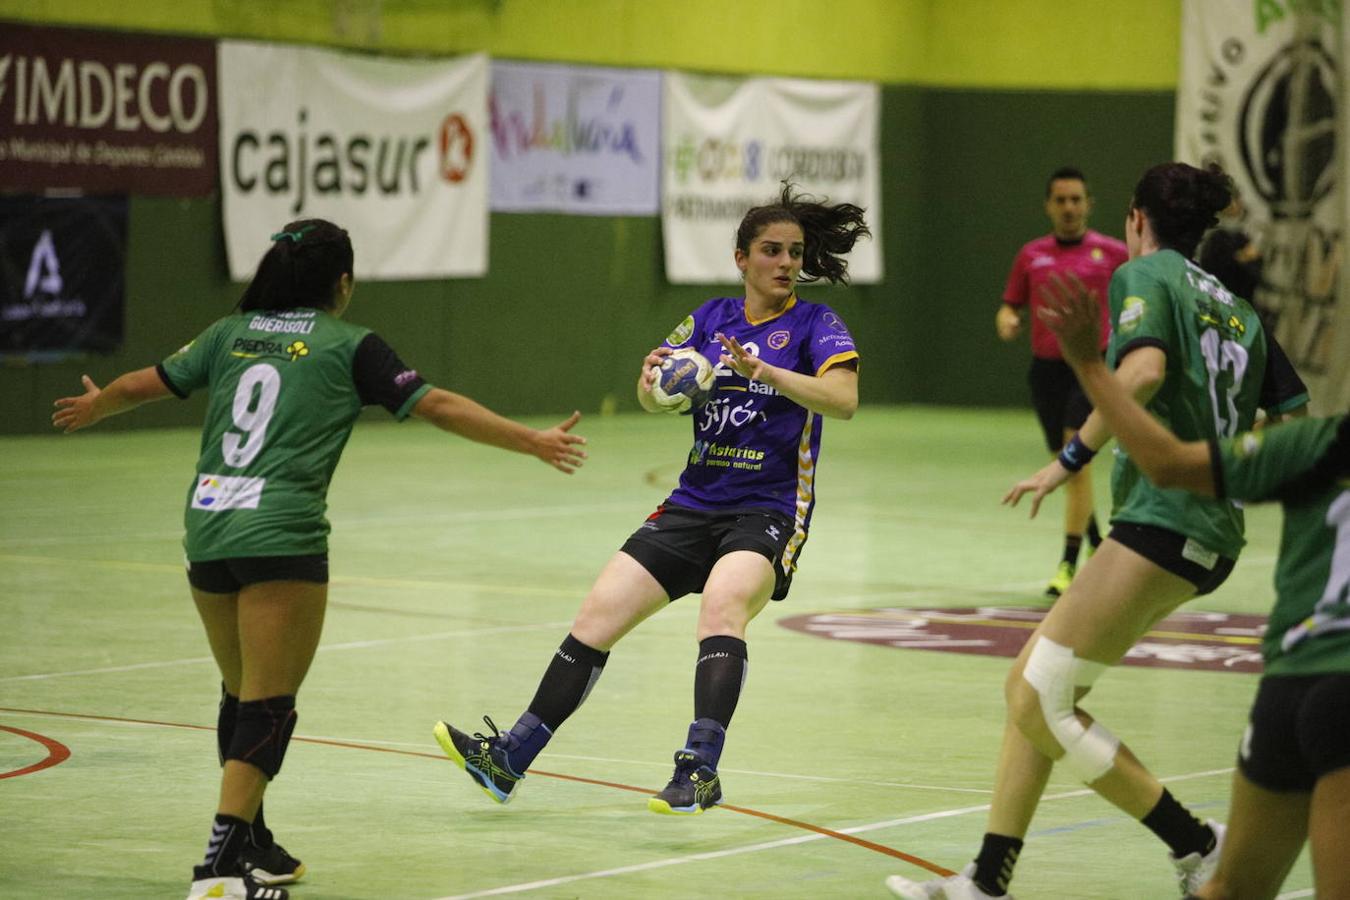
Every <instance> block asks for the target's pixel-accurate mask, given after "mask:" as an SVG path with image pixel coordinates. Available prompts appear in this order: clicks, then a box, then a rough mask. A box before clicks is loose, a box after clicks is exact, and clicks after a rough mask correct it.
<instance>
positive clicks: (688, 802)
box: [647, 750, 722, 816]
mask: <svg viewBox="0 0 1350 900" xmlns="http://www.w3.org/2000/svg"><path fill="white" fill-rule="evenodd" d="M721 802H722V779H721V778H719V777H718V775H717V772H716V771H715V770H714V769H713V768H712V766H709V765H707V763H706V762H705V761H704V760H703V758H702V757H700V756H699V755H698V754H697V753H695V752H694V751H692V750H679V751H676V753H675V774H674V775H672V776H671V777H670V784H668V785H666V787H665V789H664V790H662V791H661V793H659V794H657V795H656V796H655V797H652V798H651V799H650V800H648V801H647V809H649V810H651V811H652V812H654V813H661V814H662V815H666V816H696V815H698V814H699V813H701V812H703V811H704V810H705V809H708V808H709V807H713V806H716V805H717V804H719V803H721Z"/></svg>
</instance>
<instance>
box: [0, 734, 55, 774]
mask: <svg viewBox="0 0 1350 900" xmlns="http://www.w3.org/2000/svg"><path fill="white" fill-rule="evenodd" d="M0 731H8V732H9V733H11V734H17V735H18V736H19V737H26V738H28V739H29V740H30V741H37V742H38V743H39V744H41V745H42V746H44V747H46V748H47V758H46V759H43V760H40V761H38V762H35V763H33V764H32V765H31V766H24V767H23V768H22V769H15V770H14V771H13V772H0V778H18V777H19V776H20V775H31V774H32V773H33V772H41V771H42V770H43V769H50V768H51V767H52V766H59V765H60V764H61V763H63V762H65V761H66V760H68V759H70V748H69V747H67V746H66V745H65V744H63V743H61V742H60V741H57V740H53V739H51V738H49V737H47V736H45V735H41V734H34V733H33V732H31V731H24V730H23V729H22V728H11V727H10V726H8V725H0Z"/></svg>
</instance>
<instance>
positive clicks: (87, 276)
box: [0, 195, 127, 355]
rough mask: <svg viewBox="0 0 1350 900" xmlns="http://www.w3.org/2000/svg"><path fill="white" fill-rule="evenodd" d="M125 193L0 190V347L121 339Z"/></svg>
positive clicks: (66, 347)
mask: <svg viewBox="0 0 1350 900" xmlns="http://www.w3.org/2000/svg"><path fill="white" fill-rule="evenodd" d="M126 246H127V200H126V198H125V197H61V198H52V197H36V196H28V195H24V196H3V197H0V354H5V355H32V354H42V355H52V354H57V355H59V354H62V353H81V352H94V353H111V352H113V351H114V350H116V349H117V348H118V347H119V346H121V343H122V322H123V308H124V302H123V298H124V295H125V287H124V284H123V282H124V279H125V275H126Z"/></svg>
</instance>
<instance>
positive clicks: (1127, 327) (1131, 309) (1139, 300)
mask: <svg viewBox="0 0 1350 900" xmlns="http://www.w3.org/2000/svg"><path fill="white" fill-rule="evenodd" d="M1146 309H1148V304H1147V303H1145V302H1144V298H1143V297H1126V298H1125V305H1124V308H1123V309H1121V311H1120V320H1119V321H1118V322H1117V323H1116V329H1117V330H1118V331H1120V333H1121V334H1129V333H1130V332H1131V331H1134V330H1135V329H1136V328H1138V327H1139V320H1140V319H1142V318H1143V317H1144V311H1145V310H1146Z"/></svg>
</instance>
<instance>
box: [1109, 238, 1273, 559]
mask: <svg viewBox="0 0 1350 900" xmlns="http://www.w3.org/2000/svg"><path fill="white" fill-rule="evenodd" d="M1110 301H1111V323H1112V330H1111V342H1110V344H1109V346H1108V348H1107V360H1108V362H1109V363H1110V364H1111V366H1112V367H1115V366H1118V365H1119V364H1120V361H1121V360H1122V359H1123V358H1124V357H1125V355H1126V354H1127V353H1129V352H1131V351H1133V350H1137V349H1139V348H1141V347H1158V348H1160V349H1161V350H1162V351H1163V352H1164V353H1166V354H1167V369H1166V375H1165V377H1164V379H1163V383H1162V385H1161V387H1159V389H1158V391H1157V393H1156V394H1154V396H1153V399H1151V400H1150V401H1149V402H1148V405H1147V408H1148V410H1149V412H1151V413H1152V414H1153V415H1154V416H1155V417H1156V418H1157V419H1159V420H1160V421H1161V422H1162V423H1163V424H1164V425H1166V426H1167V427H1168V429H1170V430H1171V431H1172V433H1173V434H1175V435H1176V436H1177V437H1179V438H1181V439H1182V440H1184V441H1209V440H1215V439H1218V438H1227V437H1232V436H1233V435H1235V434H1237V433H1238V432H1241V431H1247V430H1248V429H1250V428H1251V427H1252V423H1253V422H1254V421H1255V418H1256V409H1257V405H1258V402H1259V400H1260V398H1261V396H1262V386H1263V385H1262V380H1263V378H1264V377H1265V370H1266V337H1265V333H1264V331H1263V329H1262V327H1261V320H1260V319H1259V318H1258V317H1257V315H1256V311H1255V310H1253V309H1252V307H1251V304H1249V303H1248V302H1247V301H1246V300H1243V299H1242V298H1241V297H1237V296H1235V295H1234V294H1232V293H1230V292H1229V291H1228V290H1227V289H1225V288H1224V287H1223V285H1221V284H1220V283H1219V282H1218V279H1216V278H1215V277H1214V276H1212V275H1210V274H1209V273H1208V272H1206V271H1205V270H1204V269H1201V268H1200V267H1199V266H1196V265H1195V264H1193V263H1191V262H1190V261H1189V260H1187V259H1186V258H1185V257H1184V256H1182V255H1181V254H1180V253H1178V252H1176V251H1175V250H1159V251H1157V252H1155V253H1150V254H1149V255H1147V256H1142V257H1139V258H1138V259H1134V260H1131V261H1130V262H1127V263H1126V264H1125V265H1123V266H1121V267H1120V268H1119V269H1117V270H1116V273H1115V275H1114V276H1113V277H1112V278H1111V288H1110ZM1111 494H1112V500H1113V503H1114V509H1113V511H1112V514H1111V521H1113V522H1115V521H1120V522H1129V523H1133V524H1136V525H1153V526H1156V527H1159V528H1166V529H1168V530H1170V531H1174V532H1177V533H1179V534H1182V535H1185V536H1186V537H1187V538H1188V539H1189V540H1188V542H1187V545H1186V550H1185V551H1184V555H1185V556H1186V557H1187V558H1189V559H1191V560H1192V561H1193V562H1196V563H1198V564H1200V565H1202V566H1205V567H1206V568H1210V567H1212V566H1213V565H1214V562H1215V557H1216V555H1219V556H1226V557H1229V558H1236V557H1237V555H1238V553H1239V552H1240V551H1241V550H1242V545H1243V543H1244V542H1245V541H1244V539H1243V536H1242V533H1243V519H1242V510H1241V508H1240V507H1238V506H1237V505H1236V504H1234V503H1232V502H1229V501H1227V500H1210V499H1207V498H1202V497H1197V496H1195V495H1193V494H1190V493H1187V492H1185V491H1181V490H1162V489H1160V488H1157V487H1154V485H1153V484H1152V483H1151V482H1150V481H1149V480H1148V479H1147V478H1145V477H1144V475H1143V473H1141V472H1140V471H1139V469H1138V467H1137V466H1135V464H1134V463H1133V462H1132V461H1131V460H1130V458H1129V456H1128V455H1127V454H1126V453H1125V452H1124V451H1123V449H1119V448H1118V449H1117V451H1116V465H1115V468H1114V469H1113V470H1112V473H1111Z"/></svg>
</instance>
